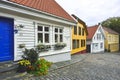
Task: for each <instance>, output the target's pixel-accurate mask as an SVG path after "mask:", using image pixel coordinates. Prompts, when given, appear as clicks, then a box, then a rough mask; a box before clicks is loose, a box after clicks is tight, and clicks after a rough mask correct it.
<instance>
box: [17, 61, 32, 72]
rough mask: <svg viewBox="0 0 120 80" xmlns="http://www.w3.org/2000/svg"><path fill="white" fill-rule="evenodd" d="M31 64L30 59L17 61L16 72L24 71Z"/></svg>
mask: <svg viewBox="0 0 120 80" xmlns="http://www.w3.org/2000/svg"><path fill="white" fill-rule="evenodd" d="M29 65H31V63H30V61H29V60H25V59H23V60H20V61H19V62H18V68H17V72H20V73H21V72H26V71H27V67H28V66H29Z"/></svg>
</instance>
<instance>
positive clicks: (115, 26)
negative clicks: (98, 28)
mask: <svg viewBox="0 0 120 80" xmlns="http://www.w3.org/2000/svg"><path fill="white" fill-rule="evenodd" d="M102 26H104V27H109V28H111V29H112V30H114V31H116V32H118V33H119V34H120V17H112V18H109V19H107V20H105V21H103V22H102Z"/></svg>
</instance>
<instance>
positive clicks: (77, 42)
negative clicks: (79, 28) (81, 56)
mask: <svg viewBox="0 0 120 80" xmlns="http://www.w3.org/2000/svg"><path fill="white" fill-rule="evenodd" d="M77 48H79V40H77Z"/></svg>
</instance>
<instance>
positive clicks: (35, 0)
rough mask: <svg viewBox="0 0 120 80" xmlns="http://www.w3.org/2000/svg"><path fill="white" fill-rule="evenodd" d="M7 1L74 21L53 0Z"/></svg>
mask: <svg viewBox="0 0 120 80" xmlns="http://www.w3.org/2000/svg"><path fill="white" fill-rule="evenodd" d="M9 1H10V2H13V3H17V4H19V5H23V6H27V7H30V8H34V9H37V10H40V11H43V12H46V13H49V14H52V15H55V16H58V17H61V18H64V19H67V20H69V21H73V22H75V21H74V19H73V18H72V17H71V16H70V15H69V14H68V13H67V12H66V11H65V10H64V9H63V8H62V7H61V6H60V5H59V4H58V3H57V2H56V1H55V0H9Z"/></svg>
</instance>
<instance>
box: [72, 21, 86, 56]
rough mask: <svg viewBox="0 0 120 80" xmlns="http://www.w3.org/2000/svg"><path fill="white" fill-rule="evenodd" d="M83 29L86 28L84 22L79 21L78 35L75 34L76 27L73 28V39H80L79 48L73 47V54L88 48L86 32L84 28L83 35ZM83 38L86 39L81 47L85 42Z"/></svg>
mask: <svg viewBox="0 0 120 80" xmlns="http://www.w3.org/2000/svg"><path fill="white" fill-rule="evenodd" d="M79 27H80V28H81V35H79ZM82 29H84V26H83V24H81V23H77V35H74V27H73V28H72V40H79V48H76V49H72V51H71V54H75V53H78V52H81V51H83V50H86V33H85V30H84V36H83V35H82ZM81 40H85V46H84V47H81V44H83V43H81ZM72 46H73V43H72Z"/></svg>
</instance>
